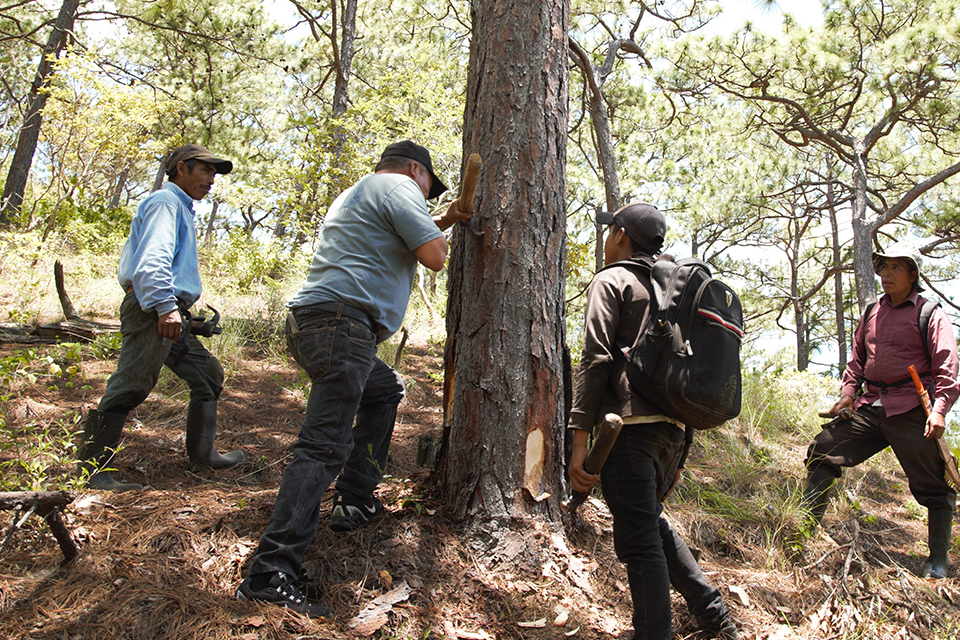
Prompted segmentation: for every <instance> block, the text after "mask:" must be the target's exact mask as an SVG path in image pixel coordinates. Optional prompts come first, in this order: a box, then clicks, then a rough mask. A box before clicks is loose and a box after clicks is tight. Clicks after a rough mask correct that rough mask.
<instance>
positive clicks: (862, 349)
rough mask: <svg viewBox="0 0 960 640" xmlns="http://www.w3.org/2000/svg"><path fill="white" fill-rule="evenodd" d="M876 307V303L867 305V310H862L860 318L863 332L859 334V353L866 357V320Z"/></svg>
mask: <svg viewBox="0 0 960 640" xmlns="http://www.w3.org/2000/svg"><path fill="white" fill-rule="evenodd" d="M875 306H877V303H876V301H874V302H871V303H870V304H868V305H867V308H866V309H864V310H863V317H862V318H860V322H861V323H863V331H862V332H861V333H860V340H859V345H860V353H863V354H864V356H866V351H867V345H866V339H867V336H866V333H867V318H869V317H870V312H871V311H873V308H874V307H875Z"/></svg>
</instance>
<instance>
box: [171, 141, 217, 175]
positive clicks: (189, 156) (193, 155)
mask: <svg viewBox="0 0 960 640" xmlns="http://www.w3.org/2000/svg"><path fill="white" fill-rule="evenodd" d="M187 160H202V161H203V162H209V163H210V164H212V165H213V167H214V168H215V169H216V170H217V173H221V174H223V175H226V174H228V173H230V172H231V171H233V163H232V162H230V161H229V160H224V159H223V158H217V157H216V156H214V155H213V154H212V153H210V152H209V151H207V149H206V148H204V147H201V146H200V145H198V144H185V145H183V146H182V147H177V148H176V149H174V150H173V151H171V152H170V157H169V158H167V172H170V171H171V170H173V169H175V168H176V166H177V163H178V162H180V161H183V162H186V161H187Z"/></svg>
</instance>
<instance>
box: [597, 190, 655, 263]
mask: <svg viewBox="0 0 960 640" xmlns="http://www.w3.org/2000/svg"><path fill="white" fill-rule="evenodd" d="M597 223H598V224H614V223H615V224H616V225H617V226H618V227H621V228H622V229H623V230H624V231H626V232H627V237H629V238H630V241H631V242H633V245H634V248H635V249H640V250H642V251H645V252H646V253H649V254H650V255H656V254H657V253H659V251H660V248H661V247H663V241H664V240H665V239H666V237H667V221H666V219H665V218H664V217H663V214H662V213H660V210H659V209H657V208H656V207H655V206H653V205H652V204H648V203H646V202H634V203H632V204H628V205H625V206H623V207H620V208H619V209H617V210H616V211H614V212H613V213H610V212H609V211H600V212H598V213H597Z"/></svg>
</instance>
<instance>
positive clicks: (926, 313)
mask: <svg viewBox="0 0 960 640" xmlns="http://www.w3.org/2000/svg"><path fill="white" fill-rule="evenodd" d="M939 306H940V303H939V302H934V301H933V300H924V302H923V304H922V305H921V306H920V313H919V314H918V315H917V324H919V325H920V340H921V342H923V348H924V349H926V350H927V355H928V356H929V355H930V348H929V347H928V346H927V340H928V338H929V336H930V318H932V317H933V312H934V310H935V309H936V308H937V307H939Z"/></svg>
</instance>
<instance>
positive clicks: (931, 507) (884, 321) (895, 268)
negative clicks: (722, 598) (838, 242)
mask: <svg viewBox="0 0 960 640" xmlns="http://www.w3.org/2000/svg"><path fill="white" fill-rule="evenodd" d="M921 265H922V262H921V259H920V252H919V251H917V249H916V248H915V247H913V246H912V245H910V244H908V243H903V242H899V243H896V244H894V245H892V246H891V247H889V248H888V249H887V250H886V251H885V252H884V253H874V254H873V268H874V271H875V272H876V273H877V275H878V276H880V283H881V285H882V287H883V292H884V293H883V295H882V296H881V297H880V300H879V302H878V303H876V304H874V305H871V306H870V307H868V308H867V312H866V313H865V314H864V317H863V319H861V321H860V323H859V324H858V325H857V329H856V331H855V333H854V339H853V353H852V355H851V357H850V361H849V362H848V363H847V368H846V370H845V371H844V373H843V380H842V383H841V398H840V400H839V401H838V402H837V403H836V404H835V405H833V407H832V408H831V409H830V411H829V412H828V413H827V414H826V415H829V416H838V415H840V414H841V412H842V411H844V410H848V412H849V410H851V409H852V410H853V413H852V418H850V419H846V420H838V421H836V424H831V426H830V427H828V428H825V429H824V430H823V431H821V432H820V433H819V435H817V437H816V439H815V440H814V441H813V443H812V444H811V445H810V447H809V449H808V450H807V460H806V465H807V484H806V487H805V488H804V492H803V496H804V502H805V504H806V506H807V507H808V508H809V510H810V513H811V518H812V520H813V523H814V525H816V524H819V523H820V520H821V519H822V518H823V514H824V512H825V511H826V509H827V503H828V501H829V492H830V487H831V486H832V485H833V482H834V480H835V479H836V478H839V477H840V473H841V469H842V468H843V467H854V466H856V465H858V464H860V463H861V462H863V461H864V460H866V459H868V458H870V457H872V456H873V455H875V454H876V453H879V452H880V451H882V450H883V449H885V448H886V447H887V446H890V447H891V448H892V449H893V451H894V453H895V454H896V455H897V459H898V460H899V461H900V465H901V466H902V467H903V471H904V473H906V474H907V478H908V480H909V486H910V492H911V493H912V494H913V496H914V498H916V500H917V502H919V503H920V504H922V505H923V506H925V507H926V508H927V509H928V512H929V514H928V518H927V526H928V535H929V538H928V541H929V546H930V557H929V558H928V559H927V561H926V562H925V563H924V565H923V568H922V570H921V576H923V577H925V578H945V577H946V576H947V571H948V569H949V568H950V561H949V558H948V557H947V551H948V549H949V546H950V535H951V530H952V525H953V512H954V510H955V508H956V503H957V493H956V491H954V489H953V488H952V487H951V486H950V485H949V484H947V482H946V480H945V478H944V471H945V464H944V461H943V458H941V457H940V453H939V450H938V448H937V444H936V440H937V438H939V437H942V436H943V432H944V429H945V422H944V416H945V415H946V414H947V412H949V411H950V408H951V407H952V406H953V403H954V402H955V401H956V399H957V396H958V395H960V386H958V384H957V341H956V339H955V337H954V334H953V327H952V326H951V324H950V320H949V319H948V318H947V315H946V313H944V311H943V309H941V308H940V307H939V306H937V307H935V308H934V309H933V313H932V315H931V316H930V317H929V325H928V326H927V327H925V328H923V327H921V326H920V325H921V321H920V320H919V317H920V313H921V310H922V308H923V306H924V303H925V302H926V299H925V298H924V297H923V296H921V295H920V292H921V291H923V287H922V286H921V285H920V269H921ZM923 333H926V343H924V341H923V340H922V339H921V335H922V334H923ZM910 365H914V366H915V367H916V368H917V371H918V372H919V373H920V377H921V380H922V381H923V382H924V384H925V385H926V386H927V388H928V390H929V393H930V397H931V399H932V401H933V410H932V411H931V413H930V415H929V417H928V416H925V415H924V410H923V407H922V405H921V401H920V396H919V395H918V393H917V390H916V388H915V386H914V384H913V382H912V380H911V378H910V375H909V373H908V372H907V367H909V366H910ZM861 385H862V388H861ZM858 390H860V391H861V394H860V395H859V396H858V395H857V392H858ZM828 424H830V423H828Z"/></svg>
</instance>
